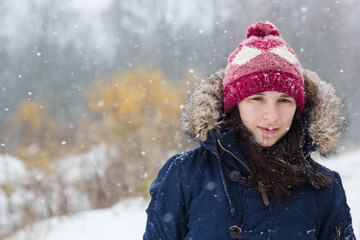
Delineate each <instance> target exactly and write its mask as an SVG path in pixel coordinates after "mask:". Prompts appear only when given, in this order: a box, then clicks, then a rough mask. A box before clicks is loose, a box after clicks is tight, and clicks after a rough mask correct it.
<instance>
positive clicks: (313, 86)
mask: <svg viewBox="0 0 360 240" xmlns="http://www.w3.org/2000/svg"><path fill="white" fill-rule="evenodd" d="M303 77H304V80H305V82H306V85H307V87H306V89H305V91H306V98H311V99H312V100H313V103H314V106H313V109H312V110H311V114H310V126H309V133H310V137H311V138H312V139H313V141H314V142H316V144H317V147H316V150H317V151H318V152H319V153H320V155H321V156H322V157H329V156H331V155H334V154H336V152H337V149H338V147H339V145H340V142H341V141H340V140H341V139H342V137H343V133H344V130H345V125H346V121H345V114H344V111H343V103H342V101H341V100H340V99H339V98H338V97H337V96H336V94H335V89H334V87H333V85H331V84H330V83H327V82H325V81H322V80H321V79H320V78H319V76H318V75H317V74H316V73H315V72H311V71H309V70H304V71H303Z"/></svg>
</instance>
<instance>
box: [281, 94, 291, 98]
mask: <svg viewBox="0 0 360 240" xmlns="http://www.w3.org/2000/svg"><path fill="white" fill-rule="evenodd" d="M280 97H284V98H291V96H290V95H289V94H282V95H281V96H280Z"/></svg>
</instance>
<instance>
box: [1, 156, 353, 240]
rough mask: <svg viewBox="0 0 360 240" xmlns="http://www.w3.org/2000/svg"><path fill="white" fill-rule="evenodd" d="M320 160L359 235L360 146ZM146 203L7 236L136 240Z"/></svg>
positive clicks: (40, 239) (15, 239)
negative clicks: (339, 185)
mask: <svg viewBox="0 0 360 240" xmlns="http://www.w3.org/2000/svg"><path fill="white" fill-rule="evenodd" d="M319 162H321V163H322V164H324V165H326V166H328V167H329V168H330V169H333V170H336V171H338V172H339V173H340V175H341V177H342V180H343V185H344V188H345V191H346V193H347V198H348V204H349V206H350V207H351V212H352V217H353V224H354V229H355V233H356V235H357V236H359V234H360V204H359V200H360V191H359V190H360V186H359V183H360V174H359V173H360V150H358V151H356V152H352V153H348V154H343V155H341V156H339V157H337V158H334V159H329V160H326V161H323V160H319ZM147 204H148V201H146V200H143V199H128V200H124V201H121V202H120V203H118V204H117V205H115V206H113V207H112V208H109V209H103V210H92V211H86V212H81V213H79V214H77V215H74V216H71V217H58V218H52V219H48V220H45V221H42V222H39V223H37V224H35V225H34V226H32V227H28V228H27V229H25V230H23V231H20V232H19V233H18V234H16V235H14V236H13V237H11V238H8V239H7V240H64V239H66V240H98V239H106V240H119V239H124V240H125V239H126V240H139V239H142V235H143V232H144V229H145V223H146V215H145V209H146V207H147Z"/></svg>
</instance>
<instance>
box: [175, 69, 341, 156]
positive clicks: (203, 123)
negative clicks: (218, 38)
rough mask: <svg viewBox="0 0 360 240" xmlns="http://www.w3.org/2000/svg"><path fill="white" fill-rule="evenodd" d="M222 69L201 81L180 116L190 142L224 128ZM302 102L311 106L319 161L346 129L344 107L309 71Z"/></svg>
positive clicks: (334, 147)
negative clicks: (308, 101) (310, 101)
mask: <svg viewBox="0 0 360 240" xmlns="http://www.w3.org/2000/svg"><path fill="white" fill-rule="evenodd" d="M224 75H225V73H224V69H222V70H220V71H218V72H217V73H215V74H213V75H212V76H210V77H208V78H207V79H205V80H202V82H201V84H200V86H199V87H197V88H196V89H195V90H194V91H193V93H192V94H191V96H190V98H189V100H188V101H187V103H186V105H185V107H184V110H183V111H182V113H181V118H180V122H181V127H182V129H183V130H184V132H185V134H186V135H188V136H189V138H191V139H193V140H196V141H202V142H204V141H205V140H206V139H207V136H208V134H209V132H210V131H211V130H213V129H214V130H217V131H220V127H221V125H222V124H223V122H222V120H221V119H222V117H223V116H224V111H223V99H224V97H223V85H222V81H223V78H224ZM303 77H304V80H305V101H306V100H307V99H311V100H312V102H313V103H314V104H313V106H312V109H311V113H310V119H309V122H310V124H309V129H308V131H309V134H310V137H311V138H312V140H313V142H314V143H315V145H316V151H318V152H319V154H320V155H321V156H322V157H328V156H331V155H334V154H336V152H337V149H338V146H339V145H340V140H341V139H342V136H343V132H344V129H345V116H344V113H343V104H342V102H341V100H340V99H339V98H338V97H337V96H336V94H335V90H334V87H333V86H332V85H331V84H330V83H326V82H325V81H322V80H321V79H320V78H319V76H318V75H317V74H316V73H314V72H311V71H309V70H303Z"/></svg>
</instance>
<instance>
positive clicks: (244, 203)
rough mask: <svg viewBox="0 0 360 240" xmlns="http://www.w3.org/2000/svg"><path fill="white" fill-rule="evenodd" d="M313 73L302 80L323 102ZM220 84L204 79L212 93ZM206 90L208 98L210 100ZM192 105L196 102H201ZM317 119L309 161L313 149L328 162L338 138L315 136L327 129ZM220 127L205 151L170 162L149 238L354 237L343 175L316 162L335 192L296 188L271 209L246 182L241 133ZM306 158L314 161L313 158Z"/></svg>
mask: <svg viewBox="0 0 360 240" xmlns="http://www.w3.org/2000/svg"><path fill="white" fill-rule="evenodd" d="M312 74H313V73H308V75H306V74H305V75H304V77H305V80H306V81H312V82H315V85H314V86H316V87H317V88H318V89H320V90H318V91H319V93H318V96H317V97H319V96H320V95H321V89H322V88H321V86H322V85H321V84H325V83H323V82H322V81H321V80H319V79H317V78H315V79H314V76H316V75H312ZM218 78H219V77H218V76H216V77H213V78H211V79H210V80H208V81H206V82H205V83H204V84H205V87H206V84H212V87H211V88H209V89H212V90H209V91H214V90H213V89H214V86H213V85H214V84H217V81H219V79H218ZM205 87H202V93H204V92H205V93H206V94H208V93H207V92H206V89H205V90H204V88H205ZM220 88H221V87H219V89H220ZM215 89H216V88H215ZM219 91H220V90H219ZM195 95H196V94H193V96H195ZM330 97H335V96H330ZM193 98H196V96H195V97H193ZM327 98H329V95H327ZM333 100H334V99H332V101H333ZM192 101H193V102H195V103H192V104H196V100H194V99H192ZM199 105H201V104H199ZM192 107H193V108H194V109H196V107H194V106H192ZM321 107H323V106H321ZM198 110H199V111H200V109H198ZM318 110H319V109H316V111H318ZM333 111H335V112H336V111H337V110H336V109H335V110H334V109H333ZM338 114H339V112H338ZM337 117H339V116H337ZM313 121H314V122H313V124H315V125H311V126H310V128H309V130H310V137H311V138H313V139H314V142H309V143H308V144H309V147H308V148H307V152H304V155H305V156H307V155H308V153H310V151H313V150H316V151H319V152H320V154H321V155H324V156H325V155H327V154H330V153H331V151H333V147H334V146H333V145H332V144H331V143H332V141H334V140H336V138H337V137H338V136H335V135H331V138H332V139H321V137H319V136H320V134H318V133H316V131H317V130H316V129H319V128H320V126H319V125H316V124H324V123H323V121H317V120H313ZM192 122H195V121H192ZM320 122H322V123H320ZM191 124H192V123H191ZM191 124H190V125H191ZM190 125H188V126H187V127H188V129H187V131H192V132H193V133H194V134H196V133H197V135H195V138H197V137H199V134H200V135H201V132H200V133H198V132H197V131H196V130H194V129H196V127H197V126H193V125H191V126H190ZM215 128H216V124H213V125H212V126H209V127H208V129H207V130H208V131H206V136H207V137H206V141H200V142H201V146H200V147H198V148H196V149H193V150H191V151H188V152H185V153H180V154H177V155H175V156H173V157H171V158H170V159H169V160H168V161H167V162H166V163H165V165H164V166H163V168H162V169H161V170H160V172H159V174H158V177H157V178H156V179H155V181H154V182H153V183H152V185H151V189H150V194H151V202H150V204H149V207H148V209H147V215H148V219H147V225H146V232H145V234H144V240H160V239H161V240H170V239H171V240H176V239H186V240H205V239H206V240H226V239H251V240H256V239H279V240H283V239H294V240H295V239H302V240H304V239H309V240H310V239H314V240H315V239H318V240H329V239H331V240H332V239H355V236H354V234H353V228H352V220H351V216H350V209H349V207H348V205H347V203H346V197H345V193H344V189H343V186H342V183H341V179H340V176H339V174H338V173H336V172H334V171H331V170H329V169H327V168H325V167H323V166H320V165H319V164H317V163H315V164H317V165H318V166H319V167H320V168H321V169H323V171H324V172H326V173H327V174H328V175H329V176H330V177H331V180H332V183H331V185H330V186H329V187H327V188H323V189H315V188H314V187H312V186H311V185H310V184H303V185H301V186H299V187H297V188H294V189H292V190H291V197H290V198H289V199H288V200H284V201H283V202H282V204H281V205H280V204H279V203H276V202H274V201H273V200H272V199H271V198H270V197H269V201H270V204H269V205H265V204H264V202H263V198H262V196H261V193H260V192H259V191H258V190H256V189H254V188H252V187H250V186H248V185H247V184H245V183H244V181H243V180H244V179H245V178H247V177H248V176H249V170H250V169H249V168H250V167H249V164H248V162H247V161H246V159H245V157H244V155H243V153H242V152H241V149H240V148H239V145H238V143H237V142H236V141H237V140H236V137H235V133H234V132H233V131H228V132H225V133H222V134H220V133H216V131H214V129H215ZM312 128H313V129H314V130H311V129H312ZM322 129H324V128H322ZM332 130H333V129H332ZM329 132H330V131H329ZM321 136H323V135H321ZM330 140H331V143H330ZM315 147H316V148H315ZM308 160H309V161H313V160H312V159H311V157H308Z"/></svg>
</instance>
